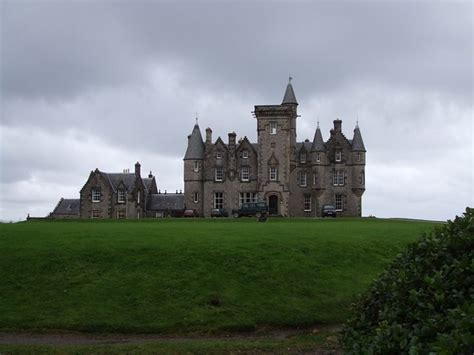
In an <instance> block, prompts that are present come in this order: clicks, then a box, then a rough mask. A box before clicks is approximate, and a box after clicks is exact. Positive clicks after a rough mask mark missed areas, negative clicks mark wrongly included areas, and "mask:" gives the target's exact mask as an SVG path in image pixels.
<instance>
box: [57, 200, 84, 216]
mask: <svg viewBox="0 0 474 355" xmlns="http://www.w3.org/2000/svg"><path fill="white" fill-rule="evenodd" d="M80 202H81V200H80V199H66V198H61V199H60V200H59V202H58V204H57V205H56V207H55V209H54V211H53V212H51V216H53V217H54V216H74V217H79V206H80Z"/></svg>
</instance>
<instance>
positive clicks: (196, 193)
mask: <svg viewBox="0 0 474 355" xmlns="http://www.w3.org/2000/svg"><path fill="white" fill-rule="evenodd" d="M193 202H194V203H199V192H197V191H195V192H193Z"/></svg>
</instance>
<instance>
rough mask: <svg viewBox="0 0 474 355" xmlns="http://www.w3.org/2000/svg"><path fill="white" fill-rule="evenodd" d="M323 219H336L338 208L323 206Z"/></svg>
mask: <svg viewBox="0 0 474 355" xmlns="http://www.w3.org/2000/svg"><path fill="white" fill-rule="evenodd" d="M322 216H323V217H336V207H334V206H333V205H324V206H323V213H322Z"/></svg>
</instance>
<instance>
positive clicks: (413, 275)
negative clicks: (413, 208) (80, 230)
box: [342, 208, 474, 354]
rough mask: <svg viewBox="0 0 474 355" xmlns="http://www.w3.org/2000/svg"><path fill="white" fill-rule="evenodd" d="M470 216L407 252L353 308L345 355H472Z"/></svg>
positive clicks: (473, 213)
mask: <svg viewBox="0 0 474 355" xmlns="http://www.w3.org/2000/svg"><path fill="white" fill-rule="evenodd" d="M473 300H474V210H473V209H472V208H467V209H466V212H465V213H464V216H463V217H456V218H455V220H454V221H448V223H447V224H445V225H443V226H442V227H438V228H435V230H434V231H433V232H431V233H430V234H424V235H423V236H422V237H421V239H420V240H419V241H418V242H417V243H414V244H411V245H409V246H408V248H407V250H406V251H404V252H403V253H401V254H399V255H398V256H397V257H396V258H395V260H394V261H393V262H392V264H391V265H390V266H389V267H388V268H387V269H386V270H385V271H384V272H383V273H382V274H381V275H380V276H379V277H378V278H377V279H376V280H375V281H374V282H373V283H372V285H371V287H370V288H369V290H368V292H367V293H366V294H364V295H362V296H361V297H360V299H359V300H358V301H357V303H356V304H354V305H353V313H352V314H353V315H352V317H351V318H350V319H349V320H348V321H347V323H346V325H345V326H344V328H343V330H342V343H343V346H344V348H345V350H346V352H347V353H349V354H359V353H364V354H367V353H368V354H371V353H373V354H403V353H407V354H425V353H426V354H427V353H441V354H472V353H473V350H474V335H473V334H474V302H473Z"/></svg>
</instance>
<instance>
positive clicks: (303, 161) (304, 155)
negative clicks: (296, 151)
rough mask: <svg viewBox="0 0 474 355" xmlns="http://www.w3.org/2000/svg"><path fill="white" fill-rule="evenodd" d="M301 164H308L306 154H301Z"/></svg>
mask: <svg viewBox="0 0 474 355" xmlns="http://www.w3.org/2000/svg"><path fill="white" fill-rule="evenodd" d="M300 163H301V164H305V163H306V153H301V154H300Z"/></svg>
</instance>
